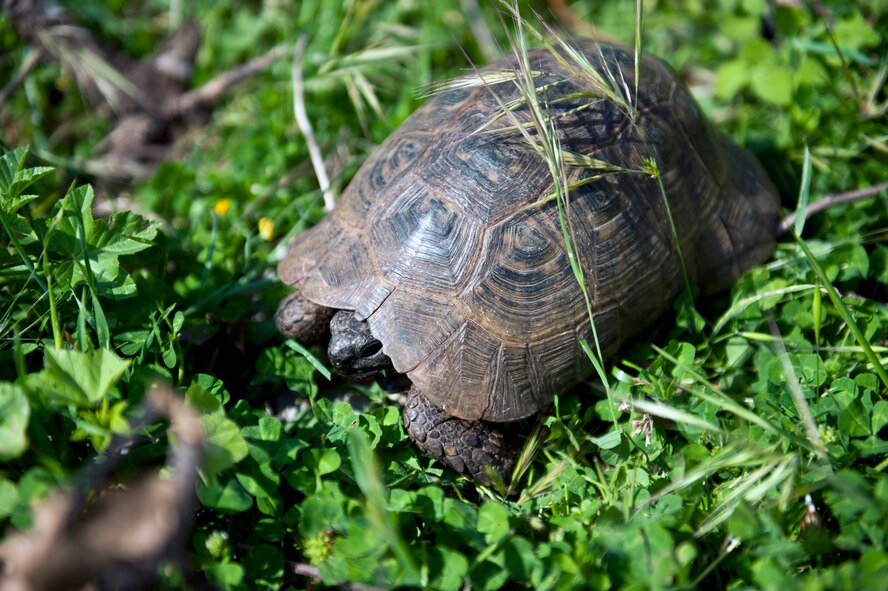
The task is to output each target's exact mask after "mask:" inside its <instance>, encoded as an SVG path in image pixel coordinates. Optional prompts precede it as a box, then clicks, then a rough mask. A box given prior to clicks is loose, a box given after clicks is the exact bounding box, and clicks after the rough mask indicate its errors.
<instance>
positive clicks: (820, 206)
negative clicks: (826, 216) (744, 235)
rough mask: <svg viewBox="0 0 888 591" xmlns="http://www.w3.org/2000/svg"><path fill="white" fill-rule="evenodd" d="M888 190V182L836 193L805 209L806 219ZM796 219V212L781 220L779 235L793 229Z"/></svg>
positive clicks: (778, 227)
mask: <svg viewBox="0 0 888 591" xmlns="http://www.w3.org/2000/svg"><path fill="white" fill-rule="evenodd" d="M886 189H888V182H885V183H879V184H878V185H873V186H872V187H865V188H863V189H856V190H854V191H848V192H845V193H835V194H833V195H827V196H826V197H824V198H823V199H820V200H818V201H815V202H814V203H812V204H810V205H809V206H808V207H807V208H805V219H808V218H810V217H811V216H812V215H814V214H816V213H820V212H821V211H823V210H825V209H829V208H830V207H833V206H834V205H839V204H841V203H849V202H852V201H859V200H861V199H866V198H867V197H874V196H876V195H878V194H879V193H881V192H882V191H884V190H886ZM795 218H796V214H795V212H793V213H791V214H789V215H788V216H786V217H785V218H783V220H781V222H780V225H778V226H777V234H778V235H780V234H784V233H785V232H786V231H787V230H789V229H790V228H792V227H793V225H794V224H795Z"/></svg>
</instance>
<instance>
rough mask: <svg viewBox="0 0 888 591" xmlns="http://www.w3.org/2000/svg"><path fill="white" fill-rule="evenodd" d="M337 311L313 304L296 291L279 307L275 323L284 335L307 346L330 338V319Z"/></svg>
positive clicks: (282, 301)
mask: <svg viewBox="0 0 888 591" xmlns="http://www.w3.org/2000/svg"><path fill="white" fill-rule="evenodd" d="M335 313H336V310H334V309H333V308H327V307H325V306H320V305H318V304H315V303H314V302H311V301H309V300H307V299H305V298H304V297H302V295H301V294H300V293H299V291H298V290H297V291H294V292H293V293H291V294H290V295H288V296H287V297H285V298H284V299H283V300H281V303H280V305H279V306H278V309H277V312H276V313H275V315H274V323H275V325H276V326H277V329H278V330H279V331H280V333H281V334H282V335H284V336H285V337H287V338H288V339H296V340H297V341H299V342H300V343H302V344H305V345H314V344H316V343H320V342H323V341H326V340H327V339H329V338H330V319H331V318H333V314H335Z"/></svg>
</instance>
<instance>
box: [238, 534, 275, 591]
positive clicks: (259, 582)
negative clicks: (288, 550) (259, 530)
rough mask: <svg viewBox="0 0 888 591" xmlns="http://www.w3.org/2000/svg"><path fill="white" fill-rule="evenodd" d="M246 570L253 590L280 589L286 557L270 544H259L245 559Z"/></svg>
mask: <svg viewBox="0 0 888 591" xmlns="http://www.w3.org/2000/svg"><path fill="white" fill-rule="evenodd" d="M244 569H245V571H246V574H247V576H248V577H249V580H250V587H251V588H253V589H257V588H258V589H280V588H281V580H282V579H283V576H284V555H283V554H282V553H281V551H280V550H279V549H277V548H275V547H274V546H271V545H269V544H257V545H255V546H253V547H252V548H250V550H249V552H247V555H246V556H245V557H244Z"/></svg>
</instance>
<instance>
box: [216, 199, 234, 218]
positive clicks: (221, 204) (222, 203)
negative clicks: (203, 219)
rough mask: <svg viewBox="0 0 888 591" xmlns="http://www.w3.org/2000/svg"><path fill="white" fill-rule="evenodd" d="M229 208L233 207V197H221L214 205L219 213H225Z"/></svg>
mask: <svg viewBox="0 0 888 591" xmlns="http://www.w3.org/2000/svg"><path fill="white" fill-rule="evenodd" d="M229 209H231V199H219V200H218V201H216V205H214V206H213V211H215V212H216V214H217V215H225V214H226V213H228V210H229Z"/></svg>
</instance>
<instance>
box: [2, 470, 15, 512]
mask: <svg viewBox="0 0 888 591" xmlns="http://www.w3.org/2000/svg"><path fill="white" fill-rule="evenodd" d="M16 503H18V489H17V488H16V487H15V484H13V482H12V481H10V480H7V479H5V478H0V519H6V518H7V517H9V516H10V515H11V514H12V511H13V509H15V506H16Z"/></svg>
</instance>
